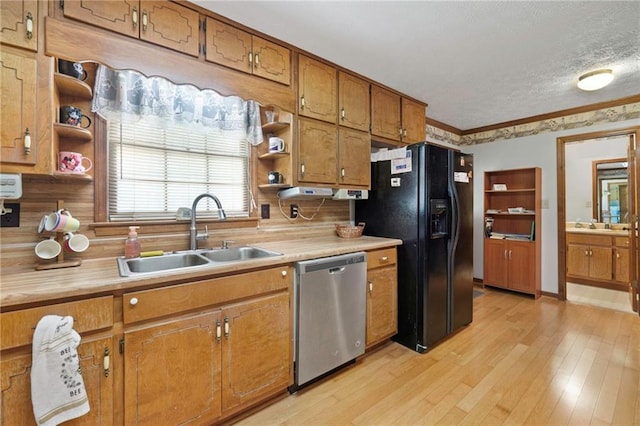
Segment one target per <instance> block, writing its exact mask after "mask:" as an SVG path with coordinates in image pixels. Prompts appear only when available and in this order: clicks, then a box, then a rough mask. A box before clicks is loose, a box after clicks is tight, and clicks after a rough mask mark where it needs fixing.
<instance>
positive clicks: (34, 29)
mask: <svg viewBox="0 0 640 426" xmlns="http://www.w3.org/2000/svg"><path fill="white" fill-rule="evenodd" d="M29 20H30V21H31V24H30V25H31V35H29V33H28V32H27V25H28V22H29ZM0 43H2V44H9V45H11V46H16V47H22V48H24V49H29V50H33V51H34V52H35V51H36V50H38V1H37V0H14V1H7V0H5V1H2V2H0ZM2 93H3V94H4V91H3V92H2Z"/></svg>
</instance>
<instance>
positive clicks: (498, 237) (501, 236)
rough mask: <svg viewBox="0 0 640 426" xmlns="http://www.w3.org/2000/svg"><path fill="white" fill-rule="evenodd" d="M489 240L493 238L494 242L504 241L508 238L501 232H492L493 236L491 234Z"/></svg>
mask: <svg viewBox="0 0 640 426" xmlns="http://www.w3.org/2000/svg"><path fill="white" fill-rule="evenodd" d="M489 238H493V239H494V240H504V239H505V238H506V235H505V234H502V233H500V232H492V233H491V234H489Z"/></svg>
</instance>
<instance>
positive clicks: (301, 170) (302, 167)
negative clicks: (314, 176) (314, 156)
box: [300, 161, 304, 177]
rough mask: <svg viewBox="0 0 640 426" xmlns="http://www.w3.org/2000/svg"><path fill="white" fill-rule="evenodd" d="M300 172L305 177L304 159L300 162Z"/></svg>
mask: <svg viewBox="0 0 640 426" xmlns="http://www.w3.org/2000/svg"><path fill="white" fill-rule="evenodd" d="M300 173H301V174H302V177H304V161H303V162H302V163H301V164H300Z"/></svg>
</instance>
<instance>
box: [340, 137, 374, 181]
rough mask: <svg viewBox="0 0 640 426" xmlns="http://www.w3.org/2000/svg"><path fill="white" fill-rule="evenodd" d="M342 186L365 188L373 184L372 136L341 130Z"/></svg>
mask: <svg viewBox="0 0 640 426" xmlns="http://www.w3.org/2000/svg"><path fill="white" fill-rule="evenodd" d="M338 133H339V144H338V146H339V154H338V159H339V161H340V167H339V180H338V183H339V184H340V185H346V186H364V187H367V188H369V186H370V182H371V169H370V167H371V166H370V164H371V136H369V134H368V133H362V132H357V131H355V130H349V129H344V128H340V129H339V132H338Z"/></svg>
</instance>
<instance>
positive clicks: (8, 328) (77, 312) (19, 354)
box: [0, 296, 121, 426]
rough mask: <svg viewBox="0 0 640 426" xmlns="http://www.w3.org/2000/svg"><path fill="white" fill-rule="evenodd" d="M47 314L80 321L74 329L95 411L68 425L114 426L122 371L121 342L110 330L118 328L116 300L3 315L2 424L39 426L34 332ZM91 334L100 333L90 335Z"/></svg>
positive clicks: (0, 342) (0, 321)
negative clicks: (118, 350)
mask: <svg viewBox="0 0 640 426" xmlns="http://www.w3.org/2000/svg"><path fill="white" fill-rule="evenodd" d="M44 315H60V316H67V315H70V316H72V317H73V318H75V319H76V322H75V323H74V329H75V330H76V331H77V332H78V333H80V336H81V341H80V345H79V346H78V349H77V351H78V357H79V359H80V368H81V371H82V378H83V381H84V387H85V390H86V392H87V397H88V399H89V407H90V411H89V413H87V414H85V415H83V416H81V417H78V418H76V419H73V420H70V421H68V422H66V423H65V425H69V426H76V425H87V426H93V425H102V426H108V425H113V424H114V420H113V415H114V398H115V397H114V382H115V380H116V379H115V378H116V377H117V375H118V374H121V372H118V371H117V363H116V362H114V353H115V352H116V350H115V348H116V347H117V345H115V342H116V337H115V336H114V335H113V334H111V332H110V330H109V329H110V328H111V327H112V325H113V298H112V297H111V296H107V297H100V298H95V299H88V300H83V301H76V302H69V303H61V304H57V305H50V306H42V307H36V308H29V309H24V310H18V311H12V312H3V313H2V314H1V316H0V318H1V319H0V327H1V328H2V340H0V345H1V346H0V349H1V350H2V354H1V355H0V388H1V392H2V397H1V404H2V406H1V409H0V424H1V425H3V426H13V425H16V426H25V425H35V424H36V422H35V418H34V414H33V405H32V402H31V365H32V344H33V342H32V339H33V331H34V328H35V326H36V324H37V323H38V321H39V320H40V318H42V317H43V316H44ZM79 318H81V319H80V320H78V319H79ZM99 330H102V331H99ZM96 331H97V332H96ZM90 332H96V333H94V334H87V333H90ZM107 359H108V362H107ZM107 366H108V367H109V369H106V367H107Z"/></svg>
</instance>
